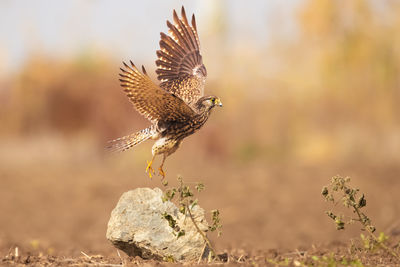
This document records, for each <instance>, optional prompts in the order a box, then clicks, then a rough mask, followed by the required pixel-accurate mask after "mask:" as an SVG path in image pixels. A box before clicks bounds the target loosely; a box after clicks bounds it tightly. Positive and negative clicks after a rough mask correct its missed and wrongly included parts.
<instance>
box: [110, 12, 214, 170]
mask: <svg viewBox="0 0 400 267" xmlns="http://www.w3.org/2000/svg"><path fill="white" fill-rule="evenodd" d="M167 27H168V34H165V33H163V32H161V33H160V35H161V40H160V42H159V45H160V49H159V50H157V52H156V54H157V60H156V65H157V69H156V74H157V79H158V80H159V81H160V83H159V85H156V83H154V82H153V81H152V80H151V79H150V77H149V75H148V74H147V72H146V69H145V67H144V66H142V72H140V71H139V69H138V68H137V67H136V66H135V64H134V63H133V62H132V61H130V64H127V63H125V62H123V65H124V66H123V67H122V68H120V70H121V73H120V74H119V75H120V79H119V80H120V82H121V86H122V88H123V91H124V92H125V93H126V95H127V97H128V98H129V100H130V102H131V103H132V104H133V106H134V108H135V109H136V111H137V112H138V113H139V114H141V115H142V116H144V117H145V118H147V119H148V120H149V121H150V123H151V125H150V126H149V127H147V128H145V129H143V130H141V131H138V132H136V133H133V134H131V135H127V136H124V137H121V138H118V139H115V140H112V141H109V142H110V144H109V147H108V148H110V149H111V150H113V151H118V152H120V151H125V150H127V149H129V148H132V147H134V146H136V145H138V144H140V143H142V142H144V141H146V140H148V139H153V140H156V141H155V143H154V145H153V147H152V155H153V157H152V159H151V160H150V161H147V167H146V170H145V171H146V173H148V175H149V177H150V178H152V175H154V174H155V171H154V169H153V168H152V164H153V161H154V159H155V157H156V156H157V155H162V157H163V158H162V162H161V165H160V166H159V168H158V171H159V175H161V176H162V178H165V175H166V174H165V171H164V169H163V166H164V162H165V160H166V158H167V157H168V156H169V155H171V154H173V153H174V152H175V151H176V150H177V149H178V148H179V146H180V144H181V143H182V140H183V139H184V138H185V137H187V136H189V135H192V134H193V133H195V132H196V131H197V130H199V129H200V128H201V127H202V126H203V125H204V124H205V123H206V121H207V120H208V118H209V116H210V114H211V112H212V111H213V109H214V107H222V102H221V100H220V98H219V97H217V96H215V95H204V87H205V81H206V77H207V70H206V67H205V66H204V64H203V59H202V56H201V53H200V42H199V36H198V32H197V26H196V19H195V16H194V14H193V15H192V19H191V23H190V24H189V21H188V19H187V17H186V12H185V8H184V7H183V6H182V8H181V16H180V17H179V16H178V14H177V12H176V11H175V10H173V22H170V21H168V20H167Z"/></svg>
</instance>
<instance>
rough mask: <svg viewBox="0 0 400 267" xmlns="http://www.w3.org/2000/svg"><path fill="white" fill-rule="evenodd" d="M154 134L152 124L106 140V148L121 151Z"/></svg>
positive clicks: (111, 150)
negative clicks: (134, 131) (131, 132)
mask: <svg viewBox="0 0 400 267" xmlns="http://www.w3.org/2000/svg"><path fill="white" fill-rule="evenodd" d="M153 134H154V130H153V126H150V127H148V128H145V129H143V130H141V131H139V132H136V133H133V134H130V135H127V136H124V137H120V138H117V139H115V140H111V141H109V142H108V146H107V147H106V149H107V150H109V151H110V152H112V153H114V152H122V151H125V150H128V149H129V148H131V147H133V146H136V145H138V144H140V143H141V142H143V141H146V140H147V139H149V138H150V137H151V136H152V135H153Z"/></svg>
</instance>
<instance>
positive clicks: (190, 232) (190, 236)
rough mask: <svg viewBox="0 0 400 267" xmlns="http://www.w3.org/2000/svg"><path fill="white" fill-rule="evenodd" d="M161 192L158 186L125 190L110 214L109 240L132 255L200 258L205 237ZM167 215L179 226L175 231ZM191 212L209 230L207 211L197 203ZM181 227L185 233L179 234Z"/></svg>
mask: <svg viewBox="0 0 400 267" xmlns="http://www.w3.org/2000/svg"><path fill="white" fill-rule="evenodd" d="M162 195H163V192H162V191H161V189H159V188H154V189H150V188H137V189H135V190H131V191H128V192H125V193H124V194H123V195H122V196H121V198H120V200H119V202H118V204H117V206H116V207H115V208H114V210H113V211H112V213H111V218H110V220H109V222H108V227H107V235H106V236H107V239H108V240H109V241H111V243H112V244H113V245H114V246H115V247H117V248H118V249H121V250H122V251H124V252H125V253H126V254H128V255H129V256H140V257H142V258H145V259H158V260H161V259H163V258H164V259H165V258H168V259H170V258H171V257H172V258H173V259H174V260H175V261H190V260H197V259H198V258H199V257H200V255H201V254H202V252H203V248H204V244H205V243H204V240H203V238H202V236H201V235H200V234H199V233H198V231H197V230H196V228H195V226H194V224H193V222H192V221H191V219H190V217H189V216H185V215H184V214H182V213H181V212H179V210H178V208H177V207H176V206H175V204H174V203H172V202H170V201H166V202H163V201H162V199H161V198H162ZM166 214H168V215H170V216H171V217H169V218H172V219H173V220H174V221H175V222H176V225H177V226H178V227H175V230H174V229H173V228H172V227H171V226H170V223H169V220H167V219H166V218H165V215H166ZM192 214H193V216H194V218H196V222H198V223H197V224H198V226H199V228H200V229H202V230H206V229H207V221H206V220H205V218H204V210H203V209H202V208H200V207H199V206H198V205H197V206H195V207H194V208H193V209H192ZM170 221H171V220H170ZM182 230H184V232H185V234H184V235H182V236H180V237H178V232H179V231H182Z"/></svg>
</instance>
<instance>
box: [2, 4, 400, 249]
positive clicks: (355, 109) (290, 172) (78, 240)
mask: <svg viewBox="0 0 400 267" xmlns="http://www.w3.org/2000/svg"><path fill="white" fill-rule="evenodd" d="M182 4H184V5H185V8H186V12H187V14H192V13H195V14H196V20H197V26H198V29H199V34H200V42H201V45H202V54H203V59H204V63H205V65H206V67H207V70H208V80H207V85H206V92H207V93H210V94H215V95H218V96H219V97H220V98H221V100H222V102H223V104H224V107H223V108H222V109H217V110H215V112H214V113H213V114H212V116H211V118H210V120H209V121H208V122H207V124H206V125H205V127H204V128H203V129H202V130H201V131H199V132H198V133H196V134H195V135H193V136H191V137H189V138H187V139H185V141H184V142H183V144H182V146H181V148H180V149H179V150H178V151H177V152H176V153H175V154H174V155H172V156H171V157H169V158H168V160H167V161H166V165H165V170H166V173H167V179H168V180H169V182H170V184H171V185H176V184H177V182H176V177H177V175H178V174H180V175H182V176H183V177H184V179H185V180H186V181H187V182H197V181H202V182H204V183H205V186H206V190H205V191H204V192H202V193H201V194H200V196H199V203H200V205H201V206H202V207H204V208H205V209H206V210H211V209H219V210H220V211H221V217H222V224H223V235H222V237H220V238H213V241H214V242H215V244H216V247H217V249H218V250H224V249H227V250H229V249H239V248H246V249H248V250H249V249H251V250H258V249H261V250H265V249H269V248H285V249H294V248H296V247H298V246H311V245H312V244H322V243H330V242H336V241H337V242H348V238H349V237H357V236H358V234H357V233H358V228H357V227H356V226H354V227H350V229H351V231H345V232H337V231H336V230H335V227H334V225H333V224H332V222H331V221H330V219H329V218H328V217H327V216H326V215H325V214H324V211H325V210H327V209H328V206H327V205H326V204H325V203H324V201H323V199H322V197H321V196H320V192H321V188H322V186H324V185H325V184H328V183H329V181H330V177H332V176H333V175H336V174H341V175H344V176H351V177H352V182H353V184H354V185H355V186H356V187H359V188H360V189H361V191H362V192H364V193H365V194H366V198H367V214H369V215H370V217H371V219H372V221H373V223H375V225H376V226H377V228H378V230H380V231H385V232H386V233H387V234H389V235H396V233H397V234H399V233H400V225H399V223H400V220H399V214H400V204H399V203H400V196H399V194H398V192H399V190H398V188H399V186H400V180H399V178H400V177H399V174H400V116H399V115H400V105H399V101H400V78H399V77H400V76H399V70H400V17H399V16H398V14H400V2H398V1H394V0H350V1H349V0H337V1H331V0H292V1H279V0H271V1H252V2H251V4H249V2H247V1H239V0H231V1H222V0H219V1H211V0H208V1H190V2H185V1H168V2H167V1H161V0H151V1H112V2H111V1H102V0H91V1H78V0H74V1H63V2H60V1H57V2H53V1H44V0H41V1H35V3H33V2H29V1H24V2H23V1H1V3H0V250H2V251H3V250H5V251H7V250H8V249H9V248H11V247H13V246H15V245H18V246H20V247H21V248H22V249H23V250H25V251H31V252H33V253H34V252H42V253H50V254H67V253H72V254H77V255H78V254H79V253H80V251H85V252H87V253H89V252H90V253H103V254H112V255H114V254H115V255H116V252H115V249H114V248H112V246H111V245H110V244H109V243H108V242H107V240H106V238H105V232H106V227H107V222H108V219H109V215H110V212H111V210H112V209H113V207H114V206H115V205H116V203H117V201H118V199H119V197H120V195H121V194H122V193H123V192H125V191H128V190H130V189H134V188H136V187H162V186H161V182H160V180H159V177H155V178H153V179H152V180H150V179H149V178H148V177H147V175H146V174H145V172H144V171H145V167H146V160H149V159H150V158H151V147H152V142H150V141H148V142H146V143H144V144H141V145H140V146H138V147H135V148H134V149H131V150H130V151H127V152H124V153H120V154H116V155H109V154H107V153H105V151H104V149H103V148H104V147H105V146H106V144H107V140H110V139H115V138H117V137H120V136H123V135H127V134H129V133H132V132H135V131H138V130H140V129H142V128H144V127H146V126H147V125H149V122H147V121H146V120H145V119H144V118H142V117H140V116H139V115H138V114H137V112H135V110H134V109H133V108H132V107H131V105H130V103H129V102H128V100H127V99H126V97H125V95H124V94H123V93H122V90H121V88H120V86H119V82H118V72H119V67H120V66H121V62H122V61H127V60H130V59H132V60H133V61H134V62H135V63H136V64H137V65H141V64H143V65H145V66H146V69H147V71H148V72H149V73H150V74H151V76H152V77H153V78H154V81H156V76H155V73H154V70H155V63H154V61H155V60H156V54H155V51H156V50H157V49H158V42H159V32H160V31H164V32H165V31H166V30H167V27H166V24H165V21H166V20H167V19H169V20H171V19H172V10H173V9H180V7H181V5H182ZM159 162H160V159H158V160H157V162H156V163H155V165H156V166H158V164H159ZM396 229H397V230H396Z"/></svg>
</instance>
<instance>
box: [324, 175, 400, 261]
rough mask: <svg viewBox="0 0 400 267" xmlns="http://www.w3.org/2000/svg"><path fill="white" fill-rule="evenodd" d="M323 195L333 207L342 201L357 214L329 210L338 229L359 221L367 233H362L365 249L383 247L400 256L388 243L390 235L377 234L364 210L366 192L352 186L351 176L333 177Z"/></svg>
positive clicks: (328, 213)
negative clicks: (353, 215) (351, 214)
mask: <svg viewBox="0 0 400 267" xmlns="http://www.w3.org/2000/svg"><path fill="white" fill-rule="evenodd" d="M322 196H323V197H324V198H325V200H326V201H328V202H332V204H333V207H336V206H337V205H339V204H340V203H341V204H342V206H344V207H345V208H348V209H350V210H351V211H352V212H353V214H355V215H356V217H355V218H353V217H352V216H345V215H344V214H336V213H334V212H333V210H330V211H327V212H326V214H327V215H328V217H329V218H331V219H332V220H333V221H334V223H335V225H336V229H338V230H344V229H345V226H346V225H348V224H353V223H355V222H358V223H360V224H361V227H362V228H361V230H362V231H366V233H367V234H366V235H364V234H361V241H362V243H363V247H364V249H367V250H369V251H373V250H376V249H383V250H385V251H387V252H388V253H390V254H391V255H392V256H394V257H396V258H398V259H399V258H400V255H399V254H398V252H396V251H394V250H393V249H391V248H390V247H388V246H387V245H386V243H387V240H388V239H389V237H388V236H386V235H385V234H384V233H383V232H381V233H380V234H379V235H376V234H375V230H376V228H375V226H373V225H372V222H371V219H370V218H369V217H368V216H367V215H366V214H365V213H364V212H363V209H364V208H365V206H366V205H367V200H366V198H365V194H363V193H361V192H360V190H359V189H358V188H353V187H351V186H350V177H342V176H339V175H337V176H334V177H332V180H331V183H330V184H329V185H327V186H324V187H323V188H322Z"/></svg>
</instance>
